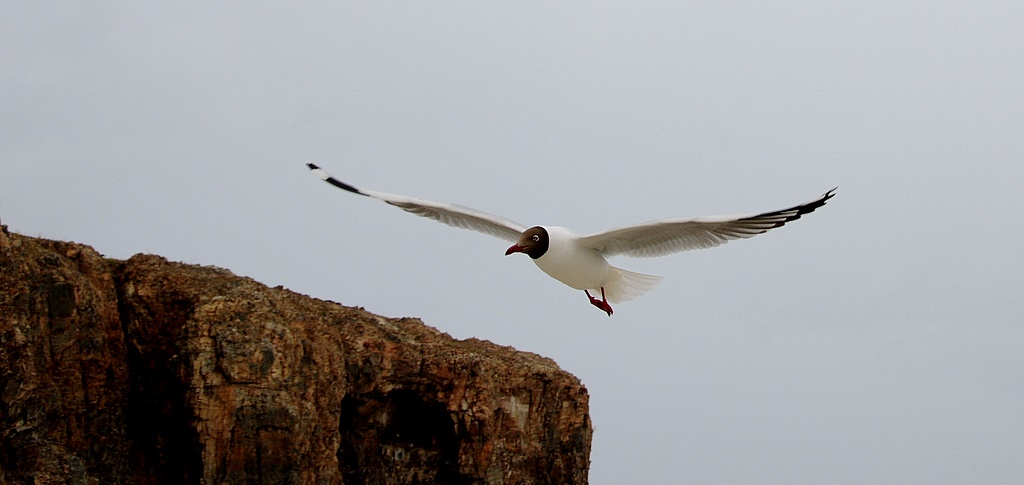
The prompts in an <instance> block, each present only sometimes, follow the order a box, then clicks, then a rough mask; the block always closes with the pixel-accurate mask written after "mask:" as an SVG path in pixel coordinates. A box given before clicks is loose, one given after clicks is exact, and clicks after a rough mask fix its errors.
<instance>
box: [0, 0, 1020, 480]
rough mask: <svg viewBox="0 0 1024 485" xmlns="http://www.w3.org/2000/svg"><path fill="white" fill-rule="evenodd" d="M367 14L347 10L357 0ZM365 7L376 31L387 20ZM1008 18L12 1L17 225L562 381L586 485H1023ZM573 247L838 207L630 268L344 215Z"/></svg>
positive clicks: (1014, 34) (6, 139)
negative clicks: (453, 206) (405, 326)
mask: <svg viewBox="0 0 1024 485" xmlns="http://www.w3.org/2000/svg"><path fill="white" fill-rule="evenodd" d="M353 3H355V2H353ZM371 5H372V6H371ZM1022 26H1024V4H1022V3H1021V2H1017V1H1005V2H992V1H974V2H954V1H947V2H941V1H935V2H924V1H903V2H892V1H858V2H810V1H807V2H798V1H783V2H738V3H734V2H720V1H714V2H699V3H695V2H679V1H672V2H649V3H646V4H645V5H643V6H637V5H635V4H634V2H623V3H609V2H565V3H552V2H506V3H503V4H501V5H495V4H493V3H490V2H456V3H452V2H406V3H372V4H370V3H369V2H358V4H357V5H352V6H338V5H336V4H334V3H333V2H332V3H328V4H326V5H320V6H319V7H316V6H312V7H311V6H305V7H302V8H297V7H295V6H293V5H291V4H288V5H287V6H281V5H272V4H260V5H255V4H252V3H245V4H239V3H228V2H224V3H217V4H213V3H212V2H199V3H194V4H190V5H189V4H182V3H180V2H149V3H146V4H135V3H129V4H123V3H118V4H107V3H97V2H69V3H67V4H53V3H49V2H4V3H3V4H2V5H0V219H2V221H3V223H4V224H8V225H9V226H10V228H11V229H12V230H14V231H17V232H20V233H22V234H26V235H29V236H42V237H47V238H55V239H63V240H74V241H77V242H81V243H86V244H90V245H92V246H94V247H95V248H96V249H97V250H98V251H100V252H101V253H103V254H105V255H107V256H110V257H115V258H128V257H130V256H131V255H132V254H135V253H138V252H145V253H156V254H160V255H163V256H166V257H168V258H170V259H172V260H176V261H184V262H188V263H197V264H204V265H215V266H220V267H225V268H228V269H230V270H232V271H233V272H235V273H236V274H240V275H245V276H251V277H253V278H255V279H257V280H259V281H261V282H263V283H266V284H268V285H271V286H276V285H284V286H285V287H288V288H290V289H292V290H294V291H297V292H301V293H305V294H309V295H312V296H315V297H318V298H324V299H331V300H335V301H338V302H341V303H343V304H346V305H352V306H362V307H365V308H366V309H367V310H370V311H372V312H374V313H378V314H381V315H385V316H389V317H404V316H414V317H419V318H422V319H423V320H424V321H425V322H426V323H427V324H428V325H431V326H434V327H437V328H439V329H441V330H442V331H445V332H448V333H449V334H451V335H452V336H454V337H458V338H468V337H478V338H483V339H487V340H491V341H493V342H496V343H498V344H502V345H511V346H514V347H515V348H517V349H520V350H524V351H530V352H535V353H538V354H541V355H545V356H548V357H551V358H553V359H555V360H556V361H557V362H558V363H559V365H561V366H562V368H564V369H565V370H567V371H569V372H571V373H573V374H575V375H576V376H579V378H580V379H582V381H583V383H584V384H585V385H586V386H587V388H588V389H589V391H590V397H591V401H590V406H591V413H592V418H593V423H594V426H595V428H596V431H595V434H594V441H593V452H592V456H591V458H592V468H591V482H592V483H595V484H618V483H652V484H655V483H664V484H670V483H786V484H792V483H845V484H861V483H929V484H935V483H950V484H953V483H1007V484H1008V483H1021V482H1024V378H1022V375H1024V372H1022V371H1024V330H1022V328H1024V327H1022V322H1024V298H1022V295H1024V278H1022V274H1024V257H1022V250H1021V248H1020V245H1021V240H1022V239H1024V230H1022V229H1021V224H1020V222H1021V211H1022V210H1024V187H1022V183H1024V163H1021V162H1022V153H1024V29H1022ZM308 161H313V162H316V163H318V164H319V165H321V166H322V167H324V168H325V169H327V170H328V171H330V172H331V173H333V174H334V175H335V176H337V177H338V178H340V179H342V180H345V181H348V182H350V183H352V184H354V185H357V186H361V187H365V188H369V189H375V190H380V191H385V192H391V193H397V194H405V195H411V196H417V197H422V198H427V199H433V200H440V201H448V202H456V203H460V204H463V205H467V206H470V207H474V208H478V209H481V210H485V211H489V212H493V213H497V214H500V215H503V216H506V217H509V218H511V219H514V220H517V221H519V222H521V223H523V224H526V225H528V226H531V225H536V224H555V225H564V226H568V227H571V228H573V229H575V230H577V231H578V232H592V231H598V230H603V229H607V228H611V227H614V226H619V225H624V224H630V223H636V222H641V221H646V220H649V219H655V218H662V217H686V216H694V215H713V214H735V213H749V212H758V211H763V210H774V209H779V208H783V207H788V206H790V205H793V204H796V203H800V202H804V201H806V200H809V199H811V198H813V197H816V196H818V195H819V194H821V193H823V192H825V191H826V190H828V189H830V188H832V187H833V186H839V190H838V193H837V195H836V197H835V198H834V199H833V200H831V201H830V202H829V204H828V205H827V206H825V207H824V208H822V209H819V210H818V211H816V212H815V213H813V214H810V215H808V216H806V217H804V218H802V219H800V220H799V221H796V222H794V223H792V224H790V225H787V226H786V227H784V228H781V229H778V230H774V231H771V232H769V233H767V234H765V235H761V236H758V237H756V238H754V239H751V240H744V241H736V242H732V243H730V244H727V245H725V246H722V247H719V248H715V249H711V250H706V251H697V252H689V253H682V254H677V255H673V256H668V257H664V258H658V259H644V260H640V259H629V258H618V259H615V260H613V264H615V265H618V266H622V267H624V268H626V269H631V270H634V271H640V272H644V273H652V274H657V275H661V276H664V278H665V279H664V280H663V281H662V283H661V284H660V285H659V286H658V287H656V288H655V289H654V290H653V291H652V292H650V293H648V294H647V295H645V296H642V297H640V298H639V299H637V300H634V301H631V302H628V303H623V304H619V305H617V306H616V308H615V310H616V312H615V315H614V317H612V318H608V317H607V316H606V315H605V314H604V313H602V312H601V311H599V310H598V309H596V308H594V307H592V306H591V305H589V304H588V303H587V299H586V296H585V295H584V294H583V292H580V291H577V290H573V289H571V288H569V287H567V286H564V285H562V284H561V283H559V282H557V281H555V280H552V279H550V278H549V277H547V276H546V275H544V274H543V273H542V272H541V271H539V270H538V269H537V268H536V267H535V266H534V265H533V263H532V262H531V261H530V260H529V258H528V257H526V256H523V255H513V256H509V257H505V256H503V253H504V250H505V249H506V248H507V246H508V244H507V243H505V242H503V241H501V240H498V239H494V238H491V237H488V236H486V235H481V234H477V233H472V232H467V231H461V230H458V229H454V228H450V227H447V226H443V225H441V224H437V223H436V222H433V221H429V220H426V219H422V218H417V217H414V216H412V215H409V214H406V213H404V212H402V211H400V210H397V209H395V208H393V207H390V206H387V205H385V204H383V203H380V202H378V201H375V200H372V199H367V198H362V197H355V196H352V195H351V194H347V193H345V192H342V191H339V190H336V189H334V188H332V187H330V186H328V185H326V184H324V183H323V182H321V181H319V180H318V179H316V178H315V177H313V176H311V175H310V173H309V171H308V170H307V169H306V167H305V165H304V164H305V163H306V162H308Z"/></svg>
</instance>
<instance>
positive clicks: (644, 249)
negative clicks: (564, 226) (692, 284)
mask: <svg viewBox="0 0 1024 485" xmlns="http://www.w3.org/2000/svg"><path fill="white" fill-rule="evenodd" d="M835 190H836V189H832V190H830V191H828V192H825V193H824V194H822V195H821V197H818V198H816V199H814V200H812V201H809V202H806V203H803V204H800V205H796V206H793V207H790V208H788V209H782V210H777V211H772V212H764V213H761V214H751V215H741V216H705V217H691V218H688V219H662V220H657V221H650V222H645V223H643V224H637V225H635V226H628V227H620V228H618V229H612V230H610V231H605V232H602V233H598V234H591V235H589V236H584V237H582V238H580V243H581V244H582V245H583V246H584V247H589V248H592V249H595V250H597V251H598V252H600V253H601V254H603V255H605V256H615V255H623V256H633V257H639V258H646V257H652V256H663V255H666V254H670V253H675V252H679V251H688V250H691V249H703V248H711V247H715V246H718V245H720V244H724V243H726V242H728V241H730V240H732V239H743V238H748V237H754V236H756V235H758V234H761V233H763V232H766V231H768V230H769V229H773V228H776V227H781V226H782V225H783V224H785V223H787V222H790V221H795V220H797V219H799V218H800V216H802V215H804V214H807V213H809V212H812V211H814V210H815V209H817V208H819V207H821V206H823V205H825V202H828V200H829V199H831V198H832V196H833V195H835Z"/></svg>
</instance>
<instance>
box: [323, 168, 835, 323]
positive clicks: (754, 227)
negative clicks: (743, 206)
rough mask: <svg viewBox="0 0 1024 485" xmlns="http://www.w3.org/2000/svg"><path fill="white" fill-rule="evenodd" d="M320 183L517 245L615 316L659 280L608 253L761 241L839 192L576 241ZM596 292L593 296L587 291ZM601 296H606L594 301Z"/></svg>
mask: <svg viewBox="0 0 1024 485" xmlns="http://www.w3.org/2000/svg"><path fill="white" fill-rule="evenodd" d="M306 165H307V166H308V167H309V169H310V170H312V171H313V173H314V174H315V175H316V176H318V177H320V179H322V180H323V181H325V182H327V183H329V184H331V185H333V186H335V187H338V188H340V189H343V190H347V191H349V192H352V193H354V194H359V195H362V196H366V197H370V198H374V199H379V200H382V201H384V202H387V203H388V204H391V205H393V206H396V207H399V208H401V209H404V210H406V211H408V212H411V213H413V214H416V215H418V216H422V217H426V218H429V219H433V220H435V221H438V222H442V223H444V224H448V225H450V226H455V227H459V228H462V229H470V230H473V231H479V232H482V233H484V234H489V235H491V236H494V237H497V238H501V239H504V240H506V241H509V242H513V243H514V244H512V246H510V247H509V248H508V249H507V250H506V251H505V256H508V255H510V254H514V253H524V254H526V255H527V256H529V257H530V258H532V259H533V262H534V263H535V264H536V265H537V267H538V268H540V269H541V271H543V272H545V273H547V274H548V275H549V276H551V277H552V278H554V279H556V280H558V281H561V282H562V283H565V284H566V285H568V286H569V287H571V288H575V289H577V290H583V292H584V293H586V295H587V298H589V299H590V304H592V305H594V306H595V307H597V308H598V309H600V310H602V311H604V312H605V313H607V314H608V316H609V317H610V316H612V313H613V310H612V306H611V303H620V302H624V301H629V300H632V299H633V298H636V297H638V296H640V295H642V294H644V293H646V292H647V291H648V290H650V289H651V288H653V287H654V285H656V284H657V283H658V282H659V281H661V277H660V276H653V275H647V274H640V273H634V272H632V271H627V270H624V269H622V268H616V267H614V266H612V265H610V264H608V260H607V259H606V258H608V257H611V256H619V255H621V256H632V257H639V258H646V257H655V256H664V255H666V254H671V253H677V252H681V251H689V250H691V249H705V248H712V247H715V246H719V245H721V244H724V243H726V242H728V241H730V240H733V239H745V238H749V237H753V236H756V235H758V234H761V233H763V232H766V231H768V230H769V229H773V228H776V227H780V226H782V225H784V224H786V223H787V222H790V221H795V220H797V219H799V218H800V216H802V215H804V214H807V213H810V212H813V211H814V210H815V209H817V208H819V207H821V206H823V205H825V202H827V201H828V200H829V199H831V198H832V197H833V196H834V195H835V191H836V188H838V187H836V188H833V189H832V190H829V191H828V192H825V193H824V194H822V195H821V197H818V198H816V199H814V200H811V201H809V202H806V203H803V204H800V205H796V206H793V207H790V208H788V209H782V210H777V211H772V212H764V213H760V214H749V215H731V216H702V217H690V218H685V219H659V220H654V221H649V222H644V223H642V224H636V225H632V226H625V227H619V228H616V229H612V230H609V231H604V232H599V233H595V234H589V235H585V236H579V235H576V234H575V233H573V232H572V231H570V230H569V229H566V228H564V227H559V226H533V227H526V226H524V225H523V224H520V223H518V222H515V221H513V220H511V219H507V218H504V217H501V216H496V215H494V214H489V213H487V212H483V211H479V210H476V209H471V208H469V207H465V206H461V205H457V204H448V203H444V202H433V201H430V200H424V199H417V198H413V197H406V196H404V195H394V194H387V193H384V192H377V191H374V190H366V189H357V188H355V187H353V186H352V185H349V184H347V183H345V182H342V181H340V180H338V179H336V178H334V177H332V176H331V174H329V173H327V172H326V171H324V170H323V169H321V168H320V167H318V166H316V165H315V164H312V163H307V164H306ZM591 291H593V292H594V294H593V295H592V294H591V293H590V292H591ZM597 293H600V294H601V299H597V297H596V296H594V295H596V294H597Z"/></svg>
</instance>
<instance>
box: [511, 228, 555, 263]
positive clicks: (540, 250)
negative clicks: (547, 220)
mask: <svg viewBox="0 0 1024 485" xmlns="http://www.w3.org/2000/svg"><path fill="white" fill-rule="evenodd" d="M547 251H548V231H547V230H545V229H544V228H543V227H540V226H537V227H531V228H529V229H527V230H525V231H523V235H522V236H519V241H517V242H516V243H515V244H513V245H512V247H510V248H508V251H505V256H508V255H510V254H512V253H526V254H527V255H528V256H530V257H531V258H533V259H537V258H539V257H541V256H543V255H544V253H546V252H547Z"/></svg>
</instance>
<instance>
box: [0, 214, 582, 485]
mask: <svg viewBox="0 0 1024 485" xmlns="http://www.w3.org/2000/svg"><path fill="white" fill-rule="evenodd" d="M591 431H592V430H591V424H590V419H589V415H588V396H587V391H586V389H585V388H584V387H583V386H582V385H581V384H580V382H579V380H578V379H576V378H575V377H573V376H572V375H570V374H568V373H566V372H564V371H562V370H560V369H559V368H558V366H557V365H556V364H555V363H554V362H553V361H551V360H549V359H545V358H543V357H540V356H537V355H534V354H530V353H525V352H518V351H516V350H514V349H512V348H508V347H501V346H498V345H495V344H492V343H490V342H486V341H481V340H475V339H469V340H461V341H460V340H455V339H452V338H451V337H449V336H448V335H446V334H443V333H441V332H438V331H437V330H435V329H433V328H430V327H428V326H426V325H424V324H423V323H422V322H420V321H418V320H415V319H387V318H383V317H380V316H377V315H373V314H371V313H368V312H366V311H364V310H362V309H358V308H349V307H344V306H342V305H339V304H336V303H332V302H325V301H320V300H316V299H312V298H309V297H306V296H302V295H298V294H295V293H293V292H290V291H288V290H285V289H283V288H280V287H279V288H267V287H266V286H263V285H261V284H259V283H257V282H255V281H253V280H251V279H248V278H242V277H238V276H235V275H233V274H231V273H230V272H228V271H226V270H222V269H217V268H211V267H199V266H191V265H184V264H178V263H171V262H168V261H166V260H165V259H163V258H160V257H157V256H145V255H139V256H135V257H133V258H131V259H129V260H128V261H115V260H108V259H104V258H103V257H102V256H101V255H99V254H98V253H96V251H94V250H93V249H92V248H90V247H88V246H83V245H78V244H74V243H66V242H57V241H49V240H43V239H35V238H28V237H24V236H20V235H17V234H9V233H7V232H6V231H3V232H0V483H18V482H26V483H27V482H34V483H97V484H98V483H103V484H106V483H209V484H214V483H348V484H354V483H373V484H391V483H505V484H518V483H586V480H587V470H588V466H589V461H588V460H589V458H588V457H589V451H590V438H591Z"/></svg>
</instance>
